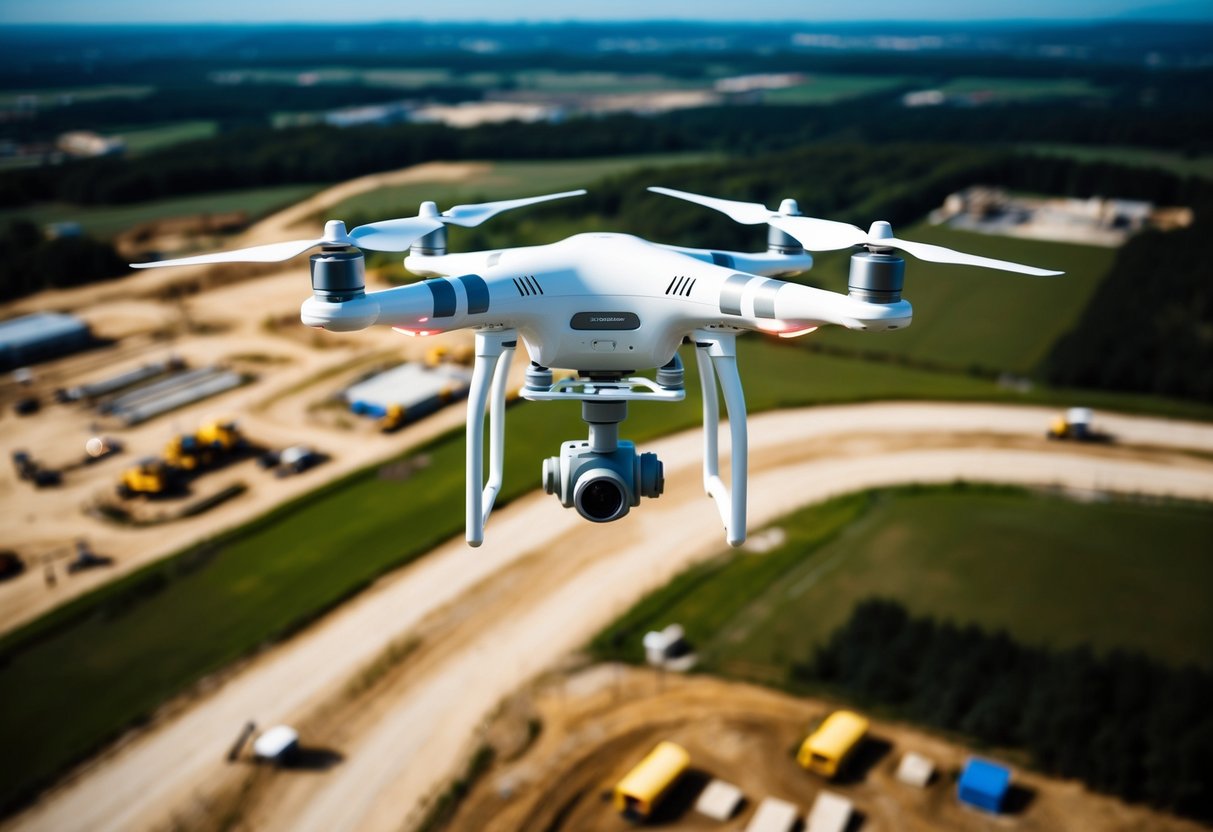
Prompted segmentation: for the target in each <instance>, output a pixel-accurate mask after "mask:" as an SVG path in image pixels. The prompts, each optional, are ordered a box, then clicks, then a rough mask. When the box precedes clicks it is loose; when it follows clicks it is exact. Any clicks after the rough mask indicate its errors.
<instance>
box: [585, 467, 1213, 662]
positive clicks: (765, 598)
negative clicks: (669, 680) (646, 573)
mask: <svg viewBox="0 0 1213 832" xmlns="http://www.w3.org/2000/svg"><path fill="white" fill-rule="evenodd" d="M775 525H776V526H778V527H779V528H781V529H783V530H784V531H785V533H786V534H787V540H786V542H785V543H784V544H783V545H781V546H780V547H778V548H777V549H775V550H773V551H771V552H768V553H766V554H762V555H755V554H747V553H745V552H742V553H726V554H724V555H722V556H721V557H720V558H719V559H717V560H716V561H714V562H712V563H709V564H705V565H701V566H698V567H694V568H692V569H691V570H689V571H688V572H686V573H684V574H683V575H681V576H679V577H677V578H675V579H674V580H673V581H672V582H671V583H670V584H668V585H667V586H666V587H664V588H662V589H660V590H658V591H657V592H656V593H654V594H653V595H651V596H650V597H648V598H646V599H645V600H643V601H641V602H640V603H639V604H638V605H637V606H636V607H634V608H633V609H632V610H630V611H629V612H628V613H626V614H625V615H624V616H623V617H622V618H621V619H620V620H619V621H618V622H616V623H615V624H614V625H612V626H611V627H610V628H608V629H607V630H606V631H604V633H603V634H601V635H600V636H599V637H598V638H597V639H596V640H595V646H596V649H597V651H598V652H599V653H600V654H601V655H604V656H614V655H621V654H622V655H624V656H626V657H628V658H630V659H632V660H638V659H639V658H640V656H641V650H640V636H641V635H643V633H644V632H646V631H647V630H649V629H653V628H655V627H661V626H664V625H666V624H668V623H670V622H678V623H680V624H682V625H683V627H685V628H686V630H687V633H688V637H689V639H690V640H691V642H692V643H693V644H694V645H695V647H696V649H697V652H698V653H699V654H700V656H701V659H702V665H703V666H705V667H706V668H707V669H709V670H715V671H719V672H724V673H728V674H730V675H737V676H742V677H746V678H752V679H756V680H759V681H766V682H779V681H782V680H784V679H786V678H787V669H788V667H789V665H790V664H791V663H793V662H798V661H803V660H805V659H807V658H809V657H810V655H811V653H812V651H813V649H814V647H815V646H816V645H818V644H820V643H822V642H824V640H825V639H826V638H827V637H828V636H829V635H830V633H832V632H833V631H834V630H835V629H836V628H837V627H838V626H840V625H841V624H843V623H844V622H845V621H846V619H847V618H848V617H849V616H850V613H851V609H852V608H853V607H854V605H855V603H856V602H858V601H861V600H864V599H866V598H870V597H877V596H878V597H883V598H892V599H895V600H898V601H900V602H901V603H902V604H903V605H904V606H905V607H906V608H907V609H908V610H909V611H910V614H911V615H917V616H935V617H938V618H943V619H949V620H952V621H956V622H958V623H962V624H963V623H974V624H978V625H980V626H982V627H983V628H985V629H987V630H990V631H996V630H1000V629H1001V630H1006V631H1007V632H1008V633H1009V634H1010V635H1011V636H1012V637H1014V638H1015V639H1016V640H1018V641H1021V642H1024V643H1027V644H1034V645H1043V646H1048V647H1055V648H1064V647H1071V646H1075V645H1079V644H1091V645H1092V646H1094V647H1095V648H1096V649H1097V650H1101V651H1106V650H1111V649H1118V648H1119V649H1126V650H1130V651H1135V652H1142V653H1146V654H1148V655H1150V656H1152V657H1154V658H1156V659H1159V660H1161V661H1164V662H1168V663H1172V664H1176V665H1179V664H1185V663H1191V664H1197V665H1200V666H1203V667H1213V651H1211V650H1210V637H1213V558H1211V557H1210V556H1209V554H1210V553H1209V546H1208V542H1209V540H1213V509H1210V508H1209V507H1194V506H1186V505H1146V504H1139V503H1127V502H1119V501H1112V502H1096V503H1079V502H1072V501H1069V500H1066V499H1062V498H1058V497H1048V496H1043V495H1039V494H1031V493H1028V492H1024V491H1019V490H1014V489H1001V488H986V487H963V486H959V487H941V488H905V489H893V490H886V491H878V492H873V493H865V494H856V495H850V496H848V497H844V498H840V499H837V500H832V501H830V502H828V503H825V504H822V505H817V506H813V507H811V508H808V509H805V510H803V511H800V512H797V513H795V514H793V515H790V516H789V517H786V518H784V519H782V520H780V521H778V522H777V523H776V524H775Z"/></svg>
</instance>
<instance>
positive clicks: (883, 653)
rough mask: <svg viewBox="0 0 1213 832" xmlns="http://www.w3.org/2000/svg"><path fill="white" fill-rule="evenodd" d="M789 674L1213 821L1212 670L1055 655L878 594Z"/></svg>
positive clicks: (1112, 790)
mask: <svg viewBox="0 0 1213 832" xmlns="http://www.w3.org/2000/svg"><path fill="white" fill-rule="evenodd" d="M790 674H791V681H792V682H793V684H801V685H806V684H807V685H813V686H820V685H823V684H824V685H825V686H827V687H828V688H831V689H835V690H837V691H838V692H839V693H841V694H842V695H844V696H846V697H847V698H849V699H853V700H855V701H858V702H860V703H863V704H865V705H868V706H875V707H880V708H884V709H887V710H889V711H891V712H893V713H894V714H896V715H898V716H901V717H904V718H906V719H910V720H912V721H915V722H919V723H922V724H926V725H931V726H934V727H936V728H938V729H941V730H943V731H947V732H955V733H959V734H963V735H965V736H967V737H971V738H972V739H975V740H977V741H978V742H980V743H982V744H985V745H987V746H992V747H996V748H1015V749H1023V750H1025V751H1027V752H1028V754H1029V755H1030V758H1031V761H1032V765H1033V766H1034V767H1036V768H1038V769H1040V770H1041V771H1044V772H1046V773H1049V774H1053V775H1058V776H1061V777H1073V778H1078V779H1080V780H1082V781H1083V782H1084V783H1086V784H1087V785H1089V786H1090V787H1091V788H1093V789H1096V790H1098V791H1102V792H1107V793H1109V794H1114V795H1117V796H1119V797H1122V798H1124V799H1126V800H1129V801H1144V802H1146V803H1149V804H1151V805H1153V806H1157V807H1160V808H1163V809H1168V810H1171V811H1174V812H1176V813H1179V814H1183V815H1187V816H1190V817H1193V818H1197V819H1199V820H1202V821H1205V822H1208V821H1213V712H1211V711H1210V709H1209V703H1210V702H1213V675H1211V674H1210V673H1208V672H1207V671H1204V670H1200V669H1197V668H1195V667H1185V668H1174V667H1168V666H1165V665H1162V664H1160V663H1158V662H1156V661H1153V660H1151V659H1148V658H1146V657H1143V656H1139V655H1131V654H1128V653H1123V652H1112V653H1109V654H1107V655H1096V654H1094V653H1093V652H1092V651H1091V650H1090V649H1088V648H1076V649H1071V650H1065V651H1051V650H1048V649H1046V648H1043V647H1035V646H1029V645H1024V644H1019V643H1016V642H1015V641H1014V640H1012V639H1011V638H1010V637H1009V636H1008V635H1007V634H1006V633H1002V632H996V633H991V632H986V631H984V630H982V629H980V628H978V627H976V626H972V625H970V626H966V627H960V626H957V625H955V624H952V623H950V622H947V621H935V620H934V619H932V618H922V617H914V616H911V615H910V614H909V613H908V612H907V611H906V609H905V608H904V607H902V606H901V605H900V604H898V603H896V602H892V601H887V600H880V599H872V600H868V601H866V602H863V603H861V604H859V605H857V606H856V608H855V610H854V612H853V613H852V616H851V618H850V620H849V621H847V623H846V624H844V625H843V626H842V627H841V628H839V629H838V630H837V631H836V632H835V633H834V635H833V636H832V637H831V638H830V640H829V641H828V642H827V643H826V644H825V645H823V646H822V647H820V648H819V649H818V650H817V652H816V654H815V655H814V656H813V658H812V659H811V660H809V661H808V662H805V663H802V664H797V665H794V666H793V667H792V669H791V671H790Z"/></svg>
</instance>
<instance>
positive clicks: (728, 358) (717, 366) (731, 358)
mask: <svg viewBox="0 0 1213 832" xmlns="http://www.w3.org/2000/svg"><path fill="white" fill-rule="evenodd" d="M693 337H694V340H695V358H696V361H697V362H698V364H699V377H700V381H701V383H702V386H703V486H704V490H706V491H707V493H708V496H710V497H711V498H712V499H713V500H715V501H716V507H717V509H718V510H719V512H720V518H721V520H722V521H723V522H724V526H725V538H726V539H727V540H728V543H729V545H730V546H740V545H741V544H742V543H744V542H745V537H746V477H747V473H748V469H749V454H748V448H749V441H748V435H747V431H746V407H745V395H744V393H743V392H742V389H741V375H740V373H739V372H738V370H737V343H736V341H737V336H736V334H735V333H732V332H728V333H725V332H719V331H708V330H697V331H696V332H695V334H694V336H693ZM717 381H719V383H720V389H721V391H722V392H723V393H724V402H725V407H726V408H727V409H728V415H729V433H730V445H731V450H732V462H731V463H730V466H729V468H730V479H731V486H725V484H724V480H722V479H721V477H720V448H719V436H718V434H719V429H720V404H719V400H718V399H717V394H716V385H717Z"/></svg>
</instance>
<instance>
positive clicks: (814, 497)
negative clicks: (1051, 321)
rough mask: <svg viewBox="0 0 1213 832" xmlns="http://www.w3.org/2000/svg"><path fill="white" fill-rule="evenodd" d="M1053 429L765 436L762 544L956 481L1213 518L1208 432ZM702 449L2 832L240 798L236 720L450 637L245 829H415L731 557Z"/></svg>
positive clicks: (429, 585) (80, 780)
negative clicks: (484, 741)
mask: <svg viewBox="0 0 1213 832" xmlns="http://www.w3.org/2000/svg"><path fill="white" fill-rule="evenodd" d="M1049 415H1050V411H1046V410H1043V409H1038V408H1016V407H1001V406H985V405H946V404H891V405H890V404H877V405H862V406H851V407H831V408H816V409H808V410H790V411H779V412H774V413H770V414H763V415H760V416H756V417H754V418H753V419H752V424H751V431H750V436H751V485H750V520H751V528H757V527H759V526H760V525H761V524H763V523H766V522H769V521H771V520H773V519H775V518H777V517H779V516H781V515H783V514H785V513H787V512H789V511H791V510H793V509H795V508H798V507H800V506H803V505H805V504H808V503H811V502H815V501H818V500H821V499H823V498H826V497H829V496H831V495H835V494H839V493H844V492H849V491H853V490H856V489H861V488H866V487H871V486H877V485H887V484H893V483H905V482H948V481H952V480H955V479H958V478H963V479H967V480H972V481H995V482H1010V483H1022V484H1044V485H1060V486H1065V487H1069V488H1076V489H1098V490H1105V491H1117V492H1128V493H1151V494H1165V495H1173V496H1180V497H1187V498H1193V499H1204V500H1213V461H1210V460H1209V459H1207V458H1204V457H1201V456H1193V455H1191V454H1184V453H1181V452H1179V451H1178V450H1177V449H1180V448H1189V449H1195V450H1198V451H1201V452H1204V453H1207V452H1209V451H1213V426H1207V425H1197V424H1191V423H1181V422H1173V421H1169V420H1160V419H1146V418H1135V417H1108V418H1107V419H1106V420H1105V427H1106V428H1107V429H1109V430H1111V431H1112V432H1113V433H1116V434H1117V435H1118V436H1119V437H1120V439H1121V441H1122V443H1123V445H1121V446H1112V447H1090V446H1086V447H1084V446H1071V445H1061V446H1052V445H1050V444H1047V443H1046V442H1045V441H1044V440H1043V439H1041V438H1040V434H1041V430H1042V425H1044V424H1045V423H1046V421H1047V417H1048V416H1049ZM701 441H702V440H701V437H700V435H699V434H698V433H697V432H687V433H683V434H679V435H677V436H674V437H670V438H668V439H666V440H663V441H660V442H656V443H653V445H652V446H651V447H649V448H647V450H655V451H658V452H659V453H660V455H661V456H662V458H663V459H664V460H665V463H666V470H667V487H668V488H669V490H668V491H667V493H666V495H664V496H663V497H662V498H661V500H659V501H656V502H653V503H650V504H647V505H644V506H641V507H640V509H638V510H636V511H635V512H633V514H632V515H630V516H629V517H628V518H626V519H625V520H623V521H620V522H618V523H614V524H610V525H608V526H602V527H595V526H589V525H588V524H584V523H582V522H581V521H580V519H579V518H577V516H576V515H575V514H573V513H572V512H567V511H563V510H561V509H560V508H559V507H558V506H557V505H556V503H555V502H554V501H553V500H552V498H551V497H548V496H546V495H538V494H533V495H531V496H529V497H526V498H523V499H520V500H517V501H516V502H514V503H513V504H511V505H509V506H508V507H506V508H504V509H502V510H501V511H500V513H499V514H497V515H495V516H494V518H493V520H492V521H491V522H490V524H489V529H488V535H487V540H486V543H485V545H484V546H483V547H482V548H481V549H477V550H472V549H468V548H467V547H466V546H464V545H463V543H462V540H454V541H450V542H449V543H447V544H444V545H443V546H441V547H439V548H438V549H437V550H435V551H434V552H433V553H431V554H430V555H429V556H427V557H426V558H424V559H423V560H421V561H420V562H417V563H415V564H413V565H411V566H409V567H407V568H405V569H403V570H401V571H400V572H398V573H396V574H394V575H392V576H389V577H387V578H385V579H384V580H383V581H381V582H380V583H379V584H378V585H377V586H375V587H374V588H372V589H371V590H369V591H368V592H366V593H365V594H363V595H362V596H360V597H359V598H357V599H355V600H354V601H353V602H351V603H349V604H347V605H346V606H345V607H344V608H342V609H340V610H338V611H337V612H336V613H334V614H332V615H330V616H328V617H326V618H325V619H323V620H321V621H320V622H318V623H317V624H316V625H315V626H313V627H312V628H310V629H309V630H307V631H305V632H304V633H302V634H300V635H299V636H298V637H296V638H295V639H292V640H291V641H289V642H287V643H286V644H283V645H281V646H280V647H278V648H276V649H274V650H272V651H270V652H269V653H268V654H267V655H265V656H264V657H261V658H258V659H257V660H255V661H253V662H251V663H250V664H249V666H248V667H246V668H244V669H242V670H241V671H240V672H238V673H236V674H235V675H234V677H233V678H232V679H231V680H230V681H229V682H228V683H227V684H225V685H224V686H222V687H221V688H220V689H219V690H217V691H215V692H213V693H211V694H209V695H207V696H205V697H204V698H202V699H201V700H200V701H198V702H197V703H195V704H193V705H191V706H190V707H188V708H187V709H184V710H183V712H182V713H181V714H180V715H179V716H177V717H174V718H171V719H168V720H167V721H166V722H165V723H164V724H162V725H160V726H158V727H156V728H154V729H152V730H149V731H147V732H146V733H144V734H143V735H141V736H138V737H135V738H133V739H132V740H131V741H130V742H128V743H126V744H125V745H123V746H122V747H120V748H118V749H116V750H115V751H113V752H111V753H110V754H108V755H106V756H105V757H104V758H102V759H100V760H98V761H96V762H95V764H93V765H91V766H90V767H88V768H87V769H86V770H84V771H82V772H80V773H79V775H78V776H77V777H75V778H74V781H73V782H70V783H68V784H66V785H64V786H62V787H61V788H59V789H58V790H56V791H55V792H53V793H51V794H48V795H47V796H46V797H45V799H44V800H43V801H42V802H41V803H40V804H38V805H37V806H35V807H33V808H31V809H30V810H29V811H27V812H26V813H24V814H23V815H21V816H18V817H17V818H14V819H13V820H12V821H11V822H10V824H9V826H10V827H12V828H19V829H70V828H89V829H96V830H102V829H114V830H117V829H132V828H148V827H151V826H156V825H159V824H162V823H164V822H166V821H167V820H169V819H170V818H171V817H173V816H174V815H175V814H176V816H177V817H178V818H180V817H181V815H180V814H179V813H180V812H181V811H183V807H187V806H190V805H196V804H198V803H199V802H202V801H200V798H205V797H206V796H208V795H211V794H214V793H215V792H216V791H218V790H221V789H222V788H224V787H225V786H228V785H231V784H233V783H237V782H239V780H240V778H241V777H242V776H244V773H245V772H244V771H242V770H241V769H240V767H225V766H224V765H223V763H222V760H223V756H224V754H225V752H226V750H227V745H228V744H229V743H230V741H231V739H232V737H233V735H234V733H235V731H236V730H237V728H238V727H239V726H240V725H241V724H242V723H243V721H244V720H246V719H249V718H255V719H256V720H257V721H258V723H259V724H262V725H265V724H272V723H274V722H277V721H291V720H296V721H297V720H299V719H306V718H308V717H309V715H310V714H312V713H313V712H314V711H315V710H316V709H317V707H318V706H320V705H323V704H325V703H326V702H330V701H332V699H333V697H334V695H335V694H336V693H337V692H338V691H339V690H340V688H341V686H342V685H343V684H344V683H345V682H346V680H348V679H349V678H350V677H351V676H353V675H354V674H355V673H356V672H357V671H358V670H359V669H360V668H362V667H364V666H366V665H367V664H368V663H369V662H371V661H372V660H374V659H375V657H376V656H377V655H379V654H380V653H381V652H382V651H383V649H384V648H385V647H386V646H387V645H389V644H390V643H391V642H393V640H397V639H401V638H405V637H408V636H409V635H411V634H415V633H418V632H420V633H423V634H424V633H426V632H427V629H426V627H427V622H430V621H433V620H443V621H444V624H443V627H442V628H441V629H439V630H438V632H439V633H440V634H441V638H438V639H431V638H428V637H425V636H423V638H424V639H425V640H424V641H423V649H422V651H421V653H422V654H423V655H422V656H421V659H420V660H419V661H418V664H419V665H420V666H419V667H418V668H417V669H416V672H413V673H411V674H410V675H409V677H408V679H407V684H406V685H402V686H396V687H393V688H392V689H391V690H388V691H385V692H384V695H381V696H378V697H377V698H376V699H375V700H374V702H373V703H371V705H370V706H369V707H363V708H359V709H358V711H357V712H356V713H354V714H351V718H350V721H349V724H348V725H347V726H346V729H345V731H344V732H343V734H342V736H341V741H340V751H341V753H342V754H343V755H344V756H345V760H344V762H342V763H341V764H340V765H338V766H336V767H335V768H333V769H332V770H330V771H328V772H326V773H324V774H317V775H301V776H298V777H289V776H287V777H280V778H276V779H274V780H273V781H272V782H271V783H270V785H269V786H268V788H266V789H264V790H263V792H262V793H260V794H257V795H256V796H255V798H256V799H255V800H254V801H253V804H252V806H251V807H249V811H250V812H251V818H250V820H251V821H252V825H253V826H254V827H266V828H279V829H292V830H293V829H325V830H330V829H355V828H357V829H393V830H394V829H398V828H400V827H401V825H402V824H407V823H409V822H410V821H415V820H416V819H417V815H416V812H415V811H413V810H414V807H416V806H417V805H418V804H419V803H420V802H421V801H422V800H423V799H424V798H425V797H427V796H428V795H430V794H432V793H433V792H434V790H435V789H437V788H438V787H440V786H441V784H443V783H444V782H445V781H446V780H447V779H448V778H449V777H450V776H451V775H452V774H453V772H454V771H455V769H456V767H457V765H458V763H459V761H460V759H461V757H462V755H463V754H464V753H465V751H466V748H467V745H468V742H469V739H470V733H471V730H472V728H473V727H474V726H475V725H477V724H478V723H479V722H480V721H481V720H482V719H483V718H484V716H485V715H486V714H487V713H488V712H490V711H491V709H492V708H493V707H494V706H495V705H496V703H497V702H499V701H500V700H501V699H502V698H503V697H504V696H505V695H507V694H508V693H510V692H511V691H512V690H514V689H515V688H516V687H517V686H519V685H520V684H521V683H522V682H524V681H525V680H526V679H528V678H530V677H532V676H533V675H534V674H535V673H537V672H539V671H541V670H543V669H544V668H546V667H549V666H551V665H552V664H553V663H554V662H555V661H557V660H558V659H559V658H560V657H561V656H563V655H564V654H566V653H567V652H569V651H570V650H574V649H576V648H577V647H579V646H580V645H582V644H583V643H584V642H585V641H586V640H587V639H588V638H589V637H590V636H591V635H592V634H593V633H594V632H596V631H597V630H598V629H600V628H601V627H602V626H603V625H605V624H606V623H607V622H609V621H610V620H611V618H612V617H614V616H615V615H617V614H618V613H619V612H621V611H622V610H623V609H625V608H626V607H627V606H628V605H629V604H630V603H632V602H634V601H635V600H636V599H637V598H638V597H640V596H641V595H643V594H644V593H646V592H648V591H649V590H651V589H653V588H655V587H657V586H659V585H661V584H662V583H664V582H665V581H666V580H668V579H669V578H670V577H671V576H672V575H674V574H675V573H677V572H678V571H680V570H682V569H683V568H685V567H686V566H687V565H689V564H691V563H693V562H695V561H697V560H701V559H703V558H706V557H710V556H711V555H712V554H713V553H715V552H718V551H720V550H721V549H722V548H723V546H724V544H723V532H722V530H721V528H720V525H719V521H718V518H717V516H716V512H715V507H714V506H713V504H712V503H711V501H709V500H706V499H704V498H703V496H702V491H701V488H700V485H701V483H700V476H699V466H700V464H701V463H700V444H701ZM1145 445H1151V446H1155V447H1153V448H1145V447H1142V446H1145ZM508 475H509V476H519V475H520V474H519V472H514V471H511V472H509V473H508ZM444 616H445V619H444ZM411 661H412V659H410V662H411ZM422 761H424V762H423V763H422ZM411 811H412V814H411V815H410V812H411Z"/></svg>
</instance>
